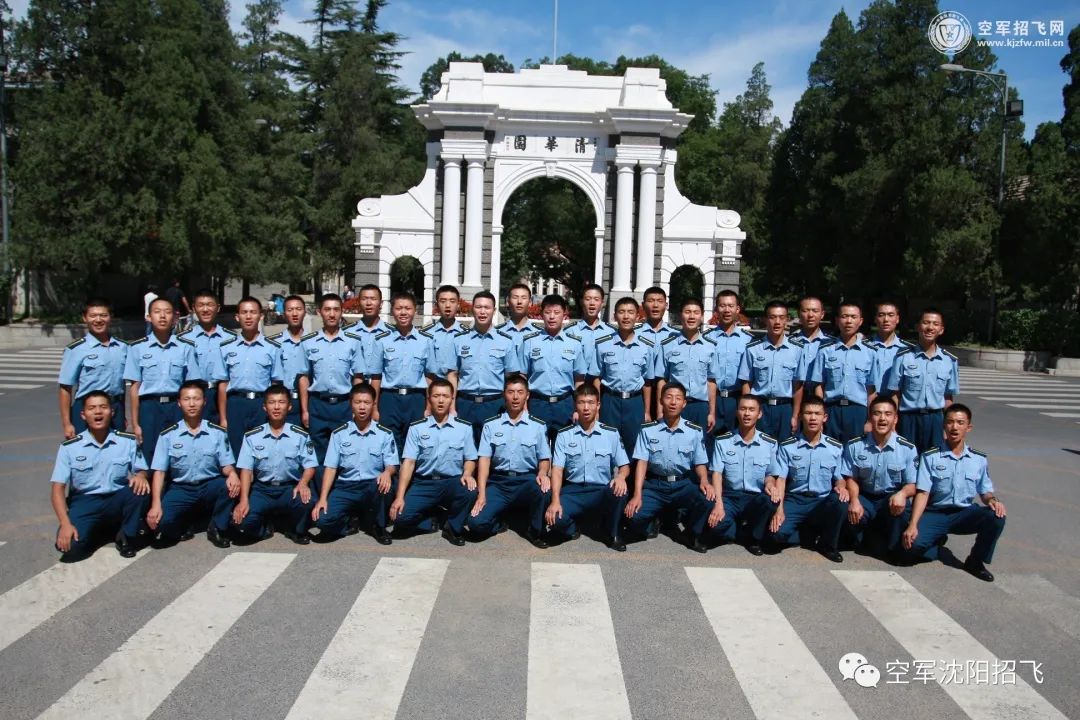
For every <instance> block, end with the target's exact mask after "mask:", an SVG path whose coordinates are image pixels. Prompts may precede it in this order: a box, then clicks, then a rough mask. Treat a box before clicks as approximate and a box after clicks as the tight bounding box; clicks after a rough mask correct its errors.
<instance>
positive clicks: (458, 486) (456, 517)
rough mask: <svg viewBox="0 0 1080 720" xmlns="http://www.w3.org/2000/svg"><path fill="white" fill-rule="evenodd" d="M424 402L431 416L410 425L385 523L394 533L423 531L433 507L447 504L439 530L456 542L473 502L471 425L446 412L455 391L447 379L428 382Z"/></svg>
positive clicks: (460, 541)
mask: <svg viewBox="0 0 1080 720" xmlns="http://www.w3.org/2000/svg"><path fill="white" fill-rule="evenodd" d="M428 404H429V405H430V406H431V415H430V416H429V417H426V418H421V419H420V420H417V421H416V422H414V423H413V424H412V425H410V426H409V433H408V435H407V436H406V437H405V449H404V451H402V454H401V471H400V473H399V474H398V482H397V490H396V493H395V497H394V502H393V503H391V505H390V522H392V523H394V531H395V532H397V531H399V530H406V531H408V530H413V529H416V528H420V527H421V526H425V527H424V528H423V529H425V530H426V529H430V528H431V527H432V520H433V519H434V515H435V513H436V511H437V510H438V509H439V508H440V507H443V508H446V512H447V518H446V524H445V525H444V526H443V531H442V535H443V537H444V538H446V540H447V542H449V543H450V544H451V545H458V546H461V545H464V544H465V538H464V537H463V536H462V535H463V533H464V532H465V519H466V518H467V517H468V515H469V510H470V509H472V506H473V503H474V502H475V501H476V479H475V476H476V445H475V444H474V443H473V429H472V425H470V424H469V423H468V422H467V421H465V420H462V419H461V418H451V417H450V408H451V407H452V406H453V404H454V392H453V387H452V386H451V385H450V382H449V381H447V380H443V379H442V378H434V379H433V380H432V381H431V384H430V385H428ZM410 488H411V490H412V491H411V492H409V494H408V495H407V496H406V494H405V493H406V491H408V490H409V489H410Z"/></svg>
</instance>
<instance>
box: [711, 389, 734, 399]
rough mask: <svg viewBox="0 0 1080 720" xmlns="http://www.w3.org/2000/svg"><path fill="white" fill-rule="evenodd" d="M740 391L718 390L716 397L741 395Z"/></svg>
mask: <svg viewBox="0 0 1080 720" xmlns="http://www.w3.org/2000/svg"><path fill="white" fill-rule="evenodd" d="M739 393H740V391H739V390H717V391H716V397H720V398H729V397H739Z"/></svg>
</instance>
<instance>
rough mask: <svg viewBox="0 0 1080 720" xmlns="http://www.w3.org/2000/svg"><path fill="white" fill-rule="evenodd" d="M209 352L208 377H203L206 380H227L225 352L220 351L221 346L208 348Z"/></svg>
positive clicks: (212, 381) (213, 381)
mask: <svg viewBox="0 0 1080 720" xmlns="http://www.w3.org/2000/svg"><path fill="white" fill-rule="evenodd" d="M208 352H209V353H210V377H209V378H204V379H205V380H207V381H208V382H210V383H211V384H212V383H215V382H227V381H228V380H229V371H228V370H227V369H226V367H225V353H223V352H221V346H220V345H218V346H217V347H212V346H211V347H210V348H208Z"/></svg>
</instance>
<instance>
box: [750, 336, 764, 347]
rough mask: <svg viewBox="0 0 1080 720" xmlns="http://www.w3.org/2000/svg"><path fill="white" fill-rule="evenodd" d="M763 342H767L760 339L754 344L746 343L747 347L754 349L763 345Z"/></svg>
mask: <svg viewBox="0 0 1080 720" xmlns="http://www.w3.org/2000/svg"><path fill="white" fill-rule="evenodd" d="M763 342H765V341H764V340H762V339H761V338H758V339H757V340H754V341H753V342H748V343H746V347H748V348H752V347H754V346H756V345H761V344H762V343H763Z"/></svg>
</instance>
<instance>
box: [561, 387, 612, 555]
mask: <svg viewBox="0 0 1080 720" xmlns="http://www.w3.org/2000/svg"><path fill="white" fill-rule="evenodd" d="M599 401H600V393H598V392H597V391H596V388H595V387H593V386H592V385H582V386H581V387H579V388H578V389H577V390H575V391H574V408H575V410H576V411H577V417H578V421H577V424H575V425H572V426H571V427H568V428H563V429H562V430H561V431H560V432H559V434H558V436H557V437H556V438H555V456H554V459H553V460H552V463H551V503H550V504H549V505H548V506H547V511H546V512H545V513H544V520H545V522H546V524H547V528H548V533H549V534H552V535H559V536H561V537H563V538H569V539H571V540H574V539H576V538H577V537H578V535H579V534H580V533H579V532H578V529H577V522H578V521H579V520H581V519H582V518H583V517H586V516H590V515H591V516H594V517H596V518H597V519H598V520H599V521H600V526H601V527H603V528H605V530H606V531H607V539H608V547H610V548H611V549H613V550H617V551H618V552H625V551H626V543H625V542H623V539H622V532H621V530H620V528H621V527H622V519H623V511H624V510H625V509H626V500H627V492H626V479H627V477H629V475H630V459H629V457H628V456H627V454H626V450H624V449H623V446H622V440H620V438H619V433H618V431H617V430H616V429H615V428H613V427H611V426H610V425H604V424H602V423H599V422H597V420H596V418H597V414H598V411H599V409H600V402H599Z"/></svg>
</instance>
